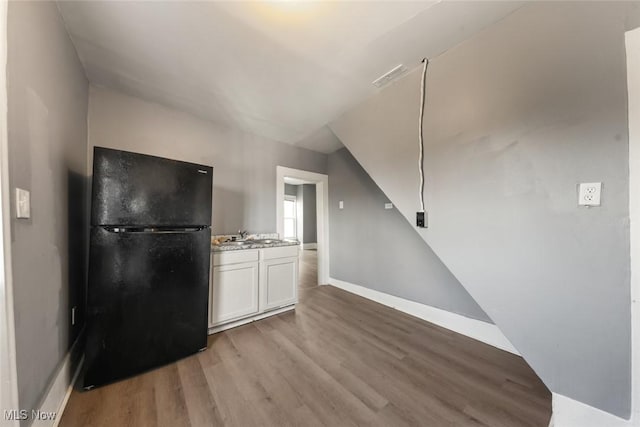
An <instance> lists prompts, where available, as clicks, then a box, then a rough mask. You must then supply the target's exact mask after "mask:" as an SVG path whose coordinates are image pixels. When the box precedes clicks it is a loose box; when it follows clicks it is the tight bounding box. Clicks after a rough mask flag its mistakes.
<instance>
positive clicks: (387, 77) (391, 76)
mask: <svg viewBox="0 0 640 427" xmlns="http://www.w3.org/2000/svg"><path fill="white" fill-rule="evenodd" d="M406 72H407V67H405V66H404V65H402V64H400V65H398V66H397V67H395V68H393V69H392V70H389V71H387V72H386V73H385V74H383V75H381V76H380V77H378V78H377V79H375V80H374V81H373V82H372V83H373V85H374V86H375V87H382V86H384V85H386V84H388V83H390V82H391V81H393V80H395V79H397V78H398V77H400V76H401V75H403V74H404V73H406Z"/></svg>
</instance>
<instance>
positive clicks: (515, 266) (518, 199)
mask: <svg viewBox="0 0 640 427" xmlns="http://www.w3.org/2000/svg"><path fill="white" fill-rule="evenodd" d="M633 7H634V5H633V4H632V3H626V2H624V3H614V2H606V3H604V2H603V3H597V2H596V3H594V2H567V3H556V2H540V3H534V4H530V5H527V6H525V7H524V8H522V9H520V10H518V11H517V12H515V13H513V14H512V15H510V16H509V17H507V18H506V19H504V20H502V21H500V22H499V23H497V24H495V25H493V26H492V27H490V28H488V29H486V30H484V31H483V32H481V33H479V34H478V35H476V36H474V37H473V38H471V39H469V40H467V41H465V42H464V43H462V44H460V45H458V46H456V47H455V48H452V49H450V50H449V51H447V52H446V53H444V54H442V55H441V56H440V57H437V58H435V59H434V60H433V61H432V63H431V65H430V67H429V75H428V82H427V107H426V115H425V122H424V132H425V142H426V153H425V170H426V204H427V210H428V211H429V219H430V220H429V228H428V229H426V230H418V232H419V233H420V236H422V237H423V238H424V239H425V240H426V241H427V242H428V243H429V245H430V246H431V248H432V249H433V250H434V252H435V253H436V254H437V255H438V256H439V257H440V259H442V261H443V262H444V263H445V265H446V266H447V267H448V268H449V269H450V270H451V272H452V273H453V274H454V275H455V276H456V277H457V278H458V279H459V280H460V282H461V283H462V284H463V285H464V287H465V288H466V289H467V290H468V291H469V293H470V294H471V295H472V296H473V297H474V299H475V300H476V301H477V302H478V303H479V304H480V306H481V307H482V309H483V310H484V311H485V312H486V313H487V314H488V315H489V316H490V317H491V319H492V320H493V321H494V322H495V323H496V324H497V325H498V326H499V327H500V329H501V330H502V331H503V332H504V334H505V335H506V336H507V337H508V338H509V340H510V341H511V342H512V343H513V344H514V346H515V347H516V348H517V349H518V350H519V352H520V353H521V354H522V355H523V356H524V357H525V359H526V360H527V361H528V362H529V364H530V365H531V366H532V367H533V369H535V371H536V372H537V373H538V374H539V375H540V377H541V378H542V379H543V380H544V381H545V383H546V384H547V386H548V387H549V388H550V389H551V390H552V391H554V392H556V393H560V394H563V395H566V396H569V397H572V398H574V399H577V400H579V401H582V402H584V403H587V404H589V405H592V406H595V407H597V408H600V409H603V410H605V411H609V412H612V413H614V414H617V415H620V416H623V417H628V416H629V413H630V375H631V372H630V301H629V299H630V294H629V292H630V291H629V212H628V136H627V133H628V130H627V105H626V103H627V92H626V91H627V88H626V64H625V45H624V31H625V29H626V28H627V26H628V24H627V23H628V22H632V20H630V19H629V15H628V11H629V10H631V9H633ZM636 12H637V9H636ZM419 99H420V71H419V70H415V71H414V72H412V73H410V74H409V75H407V76H406V77H405V78H403V79H401V80H400V81H398V82H396V83H393V84H392V85H390V86H389V87H387V88H385V89H384V90H382V91H381V92H380V93H379V94H378V95H376V96H375V97H373V98H371V99H369V100H367V101H366V102H364V103H363V104H361V105H360V106H358V107H356V108H355V109H353V110H352V111H350V112H347V113H346V114H344V115H343V116H342V117H340V118H339V119H338V120H336V121H335V122H334V123H332V124H331V129H332V130H333V131H334V132H335V134H336V136H338V137H339V138H340V139H341V141H342V142H343V143H344V145H345V146H346V147H347V148H348V149H349V150H350V151H351V152H352V153H353V155H354V156H355V158H356V159H357V160H358V162H360V164H362V166H363V167H364V169H365V170H366V171H367V172H368V173H369V175H371V177H372V178H373V179H374V180H375V182H376V183H377V184H378V186H380V188H381V189H382V190H383V191H384V193H385V194H386V195H387V196H389V198H390V199H391V201H393V202H394V204H395V205H396V206H397V207H398V208H399V210H400V212H402V214H403V215H404V216H405V218H406V219H407V221H409V223H411V224H414V221H415V213H416V211H417V210H418V208H419V206H418V172H417V167H416V160H417V158H418V149H417V135H416V131H415V128H416V123H417V117H418V104H419ZM592 181H602V182H603V183H604V193H603V206H602V207H599V208H592V209H586V208H579V207H578V206H577V194H576V193H577V192H576V185H577V184H578V183H579V182H592ZM347 206H348V205H347ZM332 228H333V224H332Z"/></svg>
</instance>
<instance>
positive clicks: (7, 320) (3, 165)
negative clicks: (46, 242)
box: [0, 1, 19, 426]
mask: <svg viewBox="0 0 640 427" xmlns="http://www.w3.org/2000/svg"><path fill="white" fill-rule="evenodd" d="M7 6H8V2H6V1H3V2H0V425H2V426H17V425H18V421H17V420H13V421H9V420H5V419H4V411H5V409H19V408H18V382H17V374H16V372H17V371H16V342H15V323H14V317H13V282H12V275H11V237H10V236H11V235H10V230H11V228H10V227H11V213H10V208H9V207H10V204H9V191H10V188H9V158H8V155H9V146H8V141H7V138H8V135H7Z"/></svg>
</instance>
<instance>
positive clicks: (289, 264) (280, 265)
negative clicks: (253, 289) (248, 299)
mask: <svg viewBox="0 0 640 427" xmlns="http://www.w3.org/2000/svg"><path fill="white" fill-rule="evenodd" d="M260 291H261V292H260V294H261V295H260V310H261V311H266V310H273V309H276V308H279V307H284V306H287V305H291V304H295V303H296V302H297V301H298V258H297V257H296V258H277V259H269V260H265V261H262V262H261V263H260Z"/></svg>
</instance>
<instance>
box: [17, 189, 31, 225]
mask: <svg viewBox="0 0 640 427" xmlns="http://www.w3.org/2000/svg"><path fill="white" fill-rule="evenodd" d="M16 218H31V194H30V193H29V191H27V190H23V189H22V188H16Z"/></svg>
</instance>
